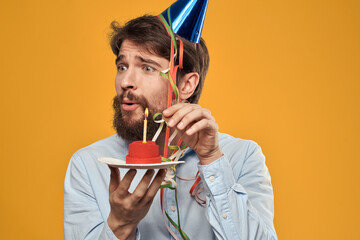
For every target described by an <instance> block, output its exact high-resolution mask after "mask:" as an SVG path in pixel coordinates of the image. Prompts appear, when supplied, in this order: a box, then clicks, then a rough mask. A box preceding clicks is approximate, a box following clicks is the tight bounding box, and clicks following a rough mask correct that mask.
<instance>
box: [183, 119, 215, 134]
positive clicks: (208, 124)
mask: <svg viewBox="0 0 360 240" xmlns="http://www.w3.org/2000/svg"><path fill="white" fill-rule="evenodd" d="M203 129H211V130H213V132H214V133H213V134H214V135H215V134H216V132H217V129H218V126H217V124H216V123H215V122H214V121H209V120H207V119H202V120H200V121H198V122H196V123H195V124H193V125H192V126H191V127H190V128H189V129H187V130H186V132H185V134H186V135H188V136H191V135H193V134H194V133H196V132H200V131H201V130H203Z"/></svg>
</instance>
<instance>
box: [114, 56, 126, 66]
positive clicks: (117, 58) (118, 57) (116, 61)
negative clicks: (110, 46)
mask: <svg viewBox="0 0 360 240" xmlns="http://www.w3.org/2000/svg"><path fill="white" fill-rule="evenodd" d="M123 58H124V55H119V56H117V57H116V59H115V65H117V64H118V62H119V61H120V60H121V59H123Z"/></svg>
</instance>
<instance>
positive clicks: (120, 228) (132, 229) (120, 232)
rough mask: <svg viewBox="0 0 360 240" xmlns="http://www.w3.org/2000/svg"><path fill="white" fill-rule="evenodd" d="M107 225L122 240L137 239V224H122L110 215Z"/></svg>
mask: <svg viewBox="0 0 360 240" xmlns="http://www.w3.org/2000/svg"><path fill="white" fill-rule="evenodd" d="M107 223H108V225H109V228H110V229H111V231H112V232H113V233H114V235H115V236H116V237H117V238H118V239H120V240H135V238H136V228H137V225H136V224H121V223H119V221H118V220H117V219H116V218H114V217H113V216H112V214H111V213H110V215H109V217H108V219H107Z"/></svg>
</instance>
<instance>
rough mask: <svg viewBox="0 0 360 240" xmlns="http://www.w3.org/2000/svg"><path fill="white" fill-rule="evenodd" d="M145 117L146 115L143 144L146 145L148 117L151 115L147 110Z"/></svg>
mask: <svg viewBox="0 0 360 240" xmlns="http://www.w3.org/2000/svg"><path fill="white" fill-rule="evenodd" d="M144 115H145V119H144V133H143V143H146V130H147V129H146V128H147V117H148V115H149V110H148V109H147V108H146V109H145V113H144Z"/></svg>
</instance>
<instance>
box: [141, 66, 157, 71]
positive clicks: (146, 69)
mask: <svg viewBox="0 0 360 240" xmlns="http://www.w3.org/2000/svg"><path fill="white" fill-rule="evenodd" d="M144 70H145V72H153V71H155V69H154V68H153V67H150V66H144Z"/></svg>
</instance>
